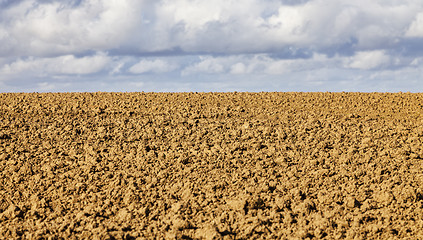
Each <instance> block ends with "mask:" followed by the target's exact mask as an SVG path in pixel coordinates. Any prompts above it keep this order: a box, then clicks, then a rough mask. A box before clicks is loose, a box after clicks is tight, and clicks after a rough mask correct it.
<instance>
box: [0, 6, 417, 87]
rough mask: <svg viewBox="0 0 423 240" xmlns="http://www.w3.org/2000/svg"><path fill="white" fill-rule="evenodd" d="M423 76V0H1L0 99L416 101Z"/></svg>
mask: <svg viewBox="0 0 423 240" xmlns="http://www.w3.org/2000/svg"><path fill="white" fill-rule="evenodd" d="M422 78H423V1H422V0H355V1H351V0H237V1H235V0H210V1H206V0H61V1H55V0H38V1H35V0H0V92H95V91H112V92H138V91H145V92H151V91H153V92H186V91H198V92H212V91H213V92H216V91H218V92H227V91H252V92H259V91H283V92H284V91H306V92H309V91H330V92H337V91H358V92H399V91H403V92H406V91H410V92H422V91H423V79H422Z"/></svg>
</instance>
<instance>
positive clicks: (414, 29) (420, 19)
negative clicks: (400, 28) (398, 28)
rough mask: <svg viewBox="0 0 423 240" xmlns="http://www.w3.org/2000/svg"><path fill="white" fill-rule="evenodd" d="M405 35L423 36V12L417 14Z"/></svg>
mask: <svg viewBox="0 0 423 240" xmlns="http://www.w3.org/2000/svg"><path fill="white" fill-rule="evenodd" d="M405 35H406V36H407V37H423V12H420V13H419V14H417V16H416V19H415V20H414V21H413V22H412V23H411V25H410V27H409V28H408V30H407V32H406V34H405Z"/></svg>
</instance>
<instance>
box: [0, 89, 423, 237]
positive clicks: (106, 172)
mask: <svg viewBox="0 0 423 240" xmlns="http://www.w3.org/2000/svg"><path fill="white" fill-rule="evenodd" d="M422 106H423V94H409V93H398V94H384V93H69V94H52V93H50V94H36V93H31V94H0V174H1V175H0V236H2V237H1V238H6V239H18V238H23V239H40V238H46V239H47V238H50V237H53V238H52V239H62V238H64V239H72V238H90V239H95V238H97V239H113V238H116V239H144V238H147V239H150V238H158V239H162V238H167V239H175V238H176V239H182V238H185V239H191V238H193V239H257V238H262V239H269V238H277V239H280V238H282V239H285V238H298V239H306V238H312V239H321V238H325V239H334V238H347V239H369V238H383V239H393V238H407V237H409V238H412V239H417V238H420V239H421V238H423V230H422V229H423V208H422V207H423V191H422V187H421V186H423V171H422V169H423V161H422V158H423V148H422V136H423V115H422V114H423V108H422Z"/></svg>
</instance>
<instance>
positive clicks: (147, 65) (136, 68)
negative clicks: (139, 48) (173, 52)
mask: <svg viewBox="0 0 423 240" xmlns="http://www.w3.org/2000/svg"><path fill="white" fill-rule="evenodd" d="M177 68H178V66H177V65H176V64H172V63H169V62H166V61H163V60H160V59H155V60H152V61H149V60H141V61H140V62H138V63H137V64H135V65H133V66H132V67H131V68H130V69H129V72H131V73H135V74H141V73H148V72H152V73H165V72H171V71H173V70H175V69H177Z"/></svg>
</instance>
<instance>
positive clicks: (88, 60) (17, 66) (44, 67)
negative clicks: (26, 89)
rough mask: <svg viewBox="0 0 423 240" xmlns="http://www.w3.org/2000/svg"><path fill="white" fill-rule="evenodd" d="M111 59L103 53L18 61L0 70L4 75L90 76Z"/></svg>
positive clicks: (101, 68)
mask: <svg viewBox="0 0 423 240" xmlns="http://www.w3.org/2000/svg"><path fill="white" fill-rule="evenodd" d="M110 62H111V59H110V58H109V57H108V56H107V55H106V54H104V53H98V54H97V55H94V56H87V57H81V58H76V57H75V56H73V55H65V56H60V57H55V58H29V59H18V60H16V61H14V62H12V63H9V64H5V65H4V66H3V67H2V68H1V69H0V74H4V75H18V74H23V75H36V76H45V75H49V74H92V73H97V72H99V71H101V70H103V69H104V68H105V67H106V66H107V65H108V64H109V63H110Z"/></svg>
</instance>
